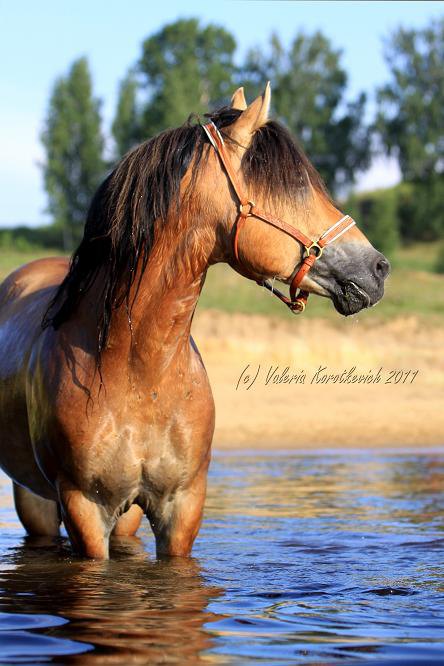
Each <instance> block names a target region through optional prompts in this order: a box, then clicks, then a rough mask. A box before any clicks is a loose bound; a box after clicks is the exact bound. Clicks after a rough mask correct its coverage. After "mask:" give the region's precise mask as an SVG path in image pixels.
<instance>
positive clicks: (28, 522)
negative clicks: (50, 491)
mask: <svg viewBox="0 0 444 666" xmlns="http://www.w3.org/2000/svg"><path fill="white" fill-rule="evenodd" d="M12 488H13V494H14V503H15V510H16V511H17V515H18V517H19V518H20V520H21V522H22V524H23V527H24V528H25V530H26V531H27V532H28V534H30V535H31V536H58V535H59V528H60V522H61V520H60V515H59V509H58V506H57V502H54V501H53V500H48V499H45V498H44V497H39V496H38V495H35V494H34V493H32V492H31V491H30V490H27V489H26V488H23V487H22V486H19V485H18V484H17V483H15V481H13V482H12Z"/></svg>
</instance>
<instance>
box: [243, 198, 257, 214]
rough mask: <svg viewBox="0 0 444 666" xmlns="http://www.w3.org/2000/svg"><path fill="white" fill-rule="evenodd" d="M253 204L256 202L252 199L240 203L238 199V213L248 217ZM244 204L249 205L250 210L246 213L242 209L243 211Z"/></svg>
mask: <svg viewBox="0 0 444 666" xmlns="http://www.w3.org/2000/svg"><path fill="white" fill-rule="evenodd" d="M255 205H256V204H255V203H254V201H250V200H248V201H247V202H245V203H242V202H241V201H240V202H239V214H240V215H243V216H244V217H249V216H250V215H251V211H252V210H253V208H254V207H255ZM245 206H250V210H249V211H248V213H244V211H243V208H244V207H245Z"/></svg>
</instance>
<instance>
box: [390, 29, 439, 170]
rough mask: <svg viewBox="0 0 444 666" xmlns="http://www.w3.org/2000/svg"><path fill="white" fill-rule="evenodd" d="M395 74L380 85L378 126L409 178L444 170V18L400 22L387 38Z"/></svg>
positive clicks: (391, 65) (391, 71) (392, 72)
mask: <svg viewBox="0 0 444 666" xmlns="http://www.w3.org/2000/svg"><path fill="white" fill-rule="evenodd" d="M385 56H386V61H387V64H388V66H389V70H390V75H391V80H390V81H389V83H388V84H387V85H385V86H383V87H382V88H380V89H379V91H378V100H379V114H378V118H377V129H378V130H379V133H380V136H381V139H382V142H383V145H384V147H385V149H386V151H387V152H388V153H389V154H390V153H395V154H396V156H397V157H398V159H399V165H400V168H401V172H402V175H403V176H404V178H405V180H407V181H416V180H420V181H425V180H428V179H429V178H433V177H434V176H435V175H436V174H437V173H443V172H444V134H443V127H444V19H441V20H439V21H436V22H434V23H432V24H431V25H430V26H429V27H427V28H425V29H423V30H407V29H404V28H400V29H399V30H397V31H396V32H395V33H394V34H393V35H392V36H391V39H390V40H389V41H388V42H387V43H386V47H385Z"/></svg>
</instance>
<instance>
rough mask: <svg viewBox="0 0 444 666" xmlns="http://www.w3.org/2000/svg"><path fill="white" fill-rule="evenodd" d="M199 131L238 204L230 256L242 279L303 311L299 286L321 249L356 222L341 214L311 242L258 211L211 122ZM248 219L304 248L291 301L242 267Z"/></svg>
mask: <svg viewBox="0 0 444 666" xmlns="http://www.w3.org/2000/svg"><path fill="white" fill-rule="evenodd" d="M202 128H203V129H204V130H205V132H206V134H207V136H208V138H209V139H210V142H211V144H212V146H213V147H214V149H215V151H216V153H217V155H218V156H219V159H220V161H221V163H222V166H223V167H224V169H225V172H226V174H227V176H228V180H229V181H230V183H231V185H232V187H233V190H234V192H235V193H236V196H237V199H238V201H239V211H238V216H237V219H236V222H235V223H234V227H233V255H234V257H235V259H236V261H237V263H238V265H239V266H240V269H241V270H240V272H241V273H242V274H243V275H245V277H248V278H250V279H252V280H255V282H257V284H258V285H260V286H261V287H265V288H266V289H268V290H269V291H271V292H272V293H273V294H274V295H275V296H277V297H278V298H279V299H280V300H281V301H282V302H283V303H285V305H287V306H288V307H289V308H290V310H291V311H292V312H294V313H299V312H303V311H304V310H305V306H306V304H307V299H308V296H309V293H308V291H304V290H303V289H299V285H300V284H301V282H302V280H303V279H304V277H305V276H306V275H307V273H308V272H309V271H310V269H311V268H312V266H313V265H314V263H315V262H316V261H317V259H319V258H320V257H321V256H322V252H323V250H324V247H325V246H326V245H329V244H330V243H332V242H333V241H335V240H337V239H338V238H339V236H342V234H345V232H346V231H348V230H349V229H351V228H352V227H353V226H354V225H355V224H356V222H355V221H354V220H353V219H352V218H351V217H350V215H344V216H343V217H342V218H341V219H340V220H338V221H337V222H336V223H335V224H333V225H332V226H331V227H329V228H328V229H327V230H326V231H324V233H323V234H322V235H321V236H320V237H319V238H318V240H317V241H313V240H312V239H311V238H309V237H308V236H306V235H305V234H304V233H303V232H302V231H299V229H296V227H293V226H292V225H291V224H288V223H287V222H285V221H284V220H281V219H280V218H279V217H275V216H274V215H270V214H269V213H266V212H264V211H263V210H260V208H258V207H257V206H256V205H255V204H254V202H253V201H250V200H249V199H248V198H247V197H246V196H245V195H244V193H243V191H242V188H241V187H240V185H239V180H238V177H237V174H236V172H235V170H234V169H233V166H232V164H231V161H230V157H229V155H228V152H227V149H226V148H225V144H224V140H223V138H222V136H221V134H220V132H219V130H218V129H217V127H216V125H215V124H214V123H213V122H211V121H210V122H209V123H207V124H206V125H202ZM249 217H256V218H258V219H259V220H262V221H263V222H266V223H267V224H271V226H273V227H275V228H276V229H279V230H280V231H283V232H284V233H286V234H288V235H289V236H291V237H292V238H294V239H295V240H296V241H298V242H299V243H301V245H302V246H303V247H304V257H303V260H302V263H301V265H300V266H299V268H297V269H296V271H295V275H294V276H293V278H292V280H291V283H290V298H288V296H285V294H283V293H282V292H281V291H279V290H278V289H275V288H274V286H273V284H272V283H271V282H269V281H268V280H263V281H262V282H261V281H258V280H256V278H255V277H254V276H252V275H251V274H250V273H249V271H248V269H247V268H246V267H245V266H243V265H242V262H241V260H240V257H239V247H238V244H239V235H240V232H241V230H242V227H243V226H244V224H245V222H246V221H247V219H248V218H249ZM298 289H299V291H298Z"/></svg>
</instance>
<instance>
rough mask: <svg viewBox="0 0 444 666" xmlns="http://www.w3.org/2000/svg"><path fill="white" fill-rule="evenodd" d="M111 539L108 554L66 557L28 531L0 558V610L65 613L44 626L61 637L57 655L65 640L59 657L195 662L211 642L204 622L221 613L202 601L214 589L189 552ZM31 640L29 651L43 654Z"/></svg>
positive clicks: (58, 546) (52, 542) (59, 546)
mask: <svg viewBox="0 0 444 666" xmlns="http://www.w3.org/2000/svg"><path fill="white" fill-rule="evenodd" d="M112 547H113V559H112V560H108V561H103V560H95V561H91V560H81V559H72V557H71V553H70V552H69V551H68V550H66V548H65V545H64V543H63V542H62V541H61V540H60V539H53V538H49V537H27V538H26V539H25V540H24V545H23V546H19V547H18V548H15V549H14V550H13V551H12V555H10V556H9V557H8V558H7V560H6V561H5V560H4V561H3V564H4V565H5V564H6V565H9V566H7V568H6V569H3V571H2V572H1V574H0V612H3V613H13V614H14V615H15V616H16V614H17V613H18V614H22V613H23V614H32V616H35V614H46V615H51V616H61V617H63V618H66V619H67V620H69V623H68V624H65V625H61V626H56V627H51V629H50V630H47V632H45V633H47V634H48V635H49V636H51V637H52V639H59V640H60V647H59V652H58V654H59V655H60V654H64V643H65V641H66V645H67V652H68V654H70V656H69V657H68V656H67V655H66V654H65V656H64V657H63V663H79V664H82V666H83V664H85V665H88V664H114V663H116V664H122V663H127V664H129V663H131V664H149V663H163V662H164V661H165V662H167V663H170V662H175V661H177V662H179V663H184V662H186V663H199V661H200V655H201V653H202V652H203V651H205V650H208V649H209V648H211V647H212V646H213V640H212V639H211V637H210V636H209V634H208V633H206V631H205V630H204V625H205V624H206V623H210V622H213V621H216V620H218V619H219V618H220V616H216V615H214V614H212V613H210V612H208V611H206V610H205V609H206V606H207V605H208V603H209V601H210V600H211V599H212V598H216V597H217V596H219V595H220V593H221V592H220V590H219V589H217V588H215V587H210V586H207V585H205V581H204V579H203V577H202V576H201V573H200V567H199V564H198V563H197V562H196V561H195V560H194V559H192V558H191V559H186V558H185V559H184V558H174V559H168V560H157V561H156V560H152V561H150V560H149V559H148V556H147V555H146V553H145V552H144V547H143V544H142V542H141V541H140V540H139V539H138V538H137V537H126V538H125V537H119V538H116V537H115V538H112ZM122 559H124V560H125V562H124V563H122ZM15 622H16V624H19V623H20V617H17V616H16V619H15ZM0 636H1V635H0ZM33 636H35V634H29V637H30V645H31V646H32V644H33V640H32V637H33ZM37 636H38V635H37ZM72 641H75V642H76V643H74V648H73V643H72ZM76 644H77V646H78V650H76V647H75V645H76ZM92 646H94V648H95V649H94V651H90V652H84V650H85V649H86V650H91V649H92ZM27 647H28V649H29V645H28V646H27ZM35 647H36V651H35V655H33V656H35V657H36V658H37V657H39V658H40V659H41V658H43V657H45V656H46V655H45V653H44V644H43V648H42V647H41V646H40V645H39V643H38V642H37V640H36V641H35ZM7 649H8V646H7V644H6V645H4V648H3V650H2V652H3V653H5V651H6V652H7ZM17 652H18V655H16V656H19V655H20V654H21V653H20V648H19V649H18V650H17ZM73 652H74V654H72V653H73ZM75 652H78V654H75ZM28 654H29V653H28ZM22 657H23V654H22Z"/></svg>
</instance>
